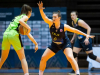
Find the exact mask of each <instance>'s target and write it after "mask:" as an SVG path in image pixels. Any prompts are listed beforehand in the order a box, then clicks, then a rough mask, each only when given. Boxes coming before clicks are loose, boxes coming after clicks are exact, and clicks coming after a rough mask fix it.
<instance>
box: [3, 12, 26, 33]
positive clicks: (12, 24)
mask: <svg viewBox="0 0 100 75" xmlns="http://www.w3.org/2000/svg"><path fill="white" fill-rule="evenodd" d="M25 15H26V14H22V15H19V16H17V17H15V19H13V20H12V22H10V24H9V26H8V28H7V29H6V31H5V32H8V31H9V30H16V29H17V28H18V26H19V20H20V19H21V18H22V17H23V16H25Z"/></svg>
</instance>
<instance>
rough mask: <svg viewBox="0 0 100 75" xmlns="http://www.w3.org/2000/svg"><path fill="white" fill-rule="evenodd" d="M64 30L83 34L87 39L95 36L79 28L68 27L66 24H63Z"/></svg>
mask: <svg viewBox="0 0 100 75" xmlns="http://www.w3.org/2000/svg"><path fill="white" fill-rule="evenodd" d="M64 31H69V32H73V33H76V34H81V35H84V36H86V38H87V39H89V38H94V37H95V36H90V35H87V34H85V33H83V32H81V31H80V30H77V29H75V28H73V27H70V26H69V25H66V24H64Z"/></svg>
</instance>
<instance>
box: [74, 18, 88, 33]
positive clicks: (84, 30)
mask: <svg viewBox="0 0 100 75" xmlns="http://www.w3.org/2000/svg"><path fill="white" fill-rule="evenodd" d="M79 20H81V19H80V18H77V21H76V24H75V23H74V21H73V26H74V28H76V29H78V30H80V31H82V32H84V33H87V29H85V28H83V27H81V26H79V25H78V21H79Z"/></svg>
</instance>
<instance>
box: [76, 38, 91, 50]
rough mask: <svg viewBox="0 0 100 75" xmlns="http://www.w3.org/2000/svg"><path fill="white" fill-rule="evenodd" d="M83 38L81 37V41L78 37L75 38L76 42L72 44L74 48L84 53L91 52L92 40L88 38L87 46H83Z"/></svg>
mask: <svg viewBox="0 0 100 75" xmlns="http://www.w3.org/2000/svg"><path fill="white" fill-rule="evenodd" d="M85 38H86V37H85V36H83V38H82V39H78V37H76V40H75V43H74V47H77V48H83V49H84V51H90V50H92V39H91V38H89V42H90V43H89V44H88V45H85V43H84V40H85Z"/></svg>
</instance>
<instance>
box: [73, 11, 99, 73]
mask: <svg viewBox="0 0 100 75" xmlns="http://www.w3.org/2000/svg"><path fill="white" fill-rule="evenodd" d="M77 16H78V13H77V11H72V12H71V19H72V25H73V27H74V28H76V29H78V30H80V31H82V32H84V33H86V34H87V35H90V32H91V28H90V27H89V25H88V24H87V23H86V22H84V21H83V20H82V19H80V18H77ZM75 38H76V40H75V43H74V47H73V55H74V58H75V59H76V61H77V57H78V53H79V52H80V51H81V49H82V48H83V49H84V50H85V52H86V54H87V55H88V56H89V57H90V58H91V59H93V60H95V61H97V62H99V63H100V58H99V57H97V56H95V55H94V54H93V50H92V39H91V38H86V37H85V36H83V35H80V34H76V33H74V35H73V38H72V39H71V43H73V41H74V39H75ZM72 73H74V71H72Z"/></svg>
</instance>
